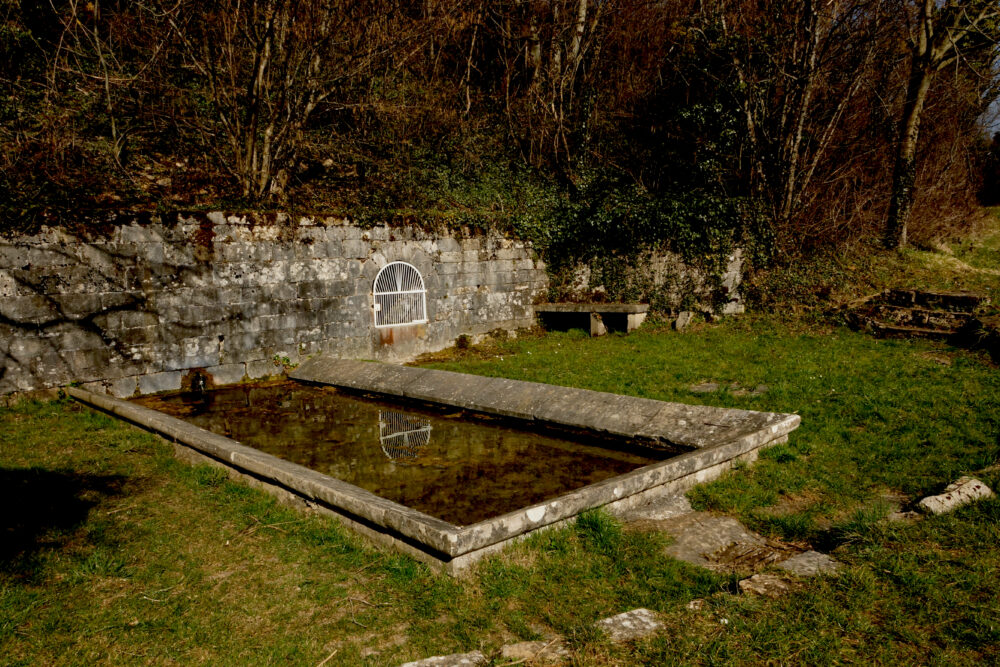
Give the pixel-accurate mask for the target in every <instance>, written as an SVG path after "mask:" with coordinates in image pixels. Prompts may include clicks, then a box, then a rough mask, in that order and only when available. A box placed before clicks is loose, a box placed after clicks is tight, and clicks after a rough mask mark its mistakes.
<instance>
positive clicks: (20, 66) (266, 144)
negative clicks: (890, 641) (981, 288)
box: [0, 0, 1000, 265]
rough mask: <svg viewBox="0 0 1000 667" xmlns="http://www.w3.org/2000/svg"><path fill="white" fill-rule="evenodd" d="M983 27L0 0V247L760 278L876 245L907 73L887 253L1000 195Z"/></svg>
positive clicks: (861, 2)
mask: <svg viewBox="0 0 1000 667" xmlns="http://www.w3.org/2000/svg"><path fill="white" fill-rule="evenodd" d="M949 12H950V13H949ZM996 14H997V3H996V2H983V1H982V0H978V1H975V0H972V1H967V2H951V1H950V2H945V3H935V2H931V1H930V0H928V1H927V2H923V1H921V2H913V1H910V0H801V1H799V2H793V3H790V2H785V1H783V0H702V1H695V0H658V1H653V0H491V1H487V0H422V1H412V2H404V1H401V0H302V1H301V2H292V1H291V0H139V1H128V0H118V1H114V0H105V1H102V2H98V1H92V2H81V1H80V0H20V1H16V0H0V144H2V146H3V150H2V151H0V228H2V229H4V230H7V231H19V230H29V229H31V228H34V227H37V226H38V225H40V224H80V221H81V220H84V219H91V218H93V217H94V216H98V217H99V216H101V215H105V214H106V215H109V216H110V215H117V214H121V213H123V212H130V211H136V210H147V211H148V210H159V211H166V210H171V209H199V208H220V207H227V208H232V209H240V210H263V211H266V210H286V211H293V212H316V213H318V212H323V213H338V214H342V215H349V216H352V217H354V218H356V219H358V220H360V221H365V220H371V221H373V222H374V221H384V220H386V219H392V218H399V217H403V218H407V219H417V220H429V219H444V220H446V221H449V222H451V223H455V224H470V225H477V226H499V227H501V228H504V229H505V230H507V231H509V232H511V233H517V234H519V235H521V236H524V237H527V238H529V239H531V240H532V241H534V242H535V244H536V245H537V247H539V248H540V249H541V250H542V251H543V252H545V253H547V254H548V255H549V256H550V257H556V256H558V257H564V256H573V255H579V254H586V253H587V252H593V251H594V250H595V249H602V250H604V249H607V248H611V249H622V250H628V249H630V248H635V247H640V246H645V245H650V244H658V243H665V244H667V245H669V246H671V247H672V248H673V249H675V250H678V251H680V252H682V253H684V254H685V255H688V256H709V255H713V254H715V255H718V254H720V253H723V252H725V251H727V250H728V249H730V248H732V247H733V246H734V245H736V244H739V245H741V246H742V247H744V248H745V249H746V253H747V256H748V257H749V258H750V259H751V261H752V262H753V263H755V264H756V265H767V264H769V263H773V262H781V261H787V260H789V259H790V258H795V257H798V256H801V255H802V254H804V253H810V252H814V251H816V250H817V249H829V248H831V247H837V246H839V245H842V244H855V245H857V244H864V243H870V244H872V246H873V247H874V245H875V244H876V243H877V242H878V241H879V240H880V239H881V238H882V237H883V235H884V234H885V226H886V218H887V215H888V209H889V206H890V201H891V200H892V193H893V175H894V169H897V170H898V164H897V162H898V161H897V158H898V155H899V146H900V141H901V136H902V135H903V134H904V128H903V125H904V120H905V115H906V113H907V104H908V101H909V102H910V105H911V106H912V102H913V90H914V80H915V78H914V77H915V73H916V74H919V73H921V72H930V73H931V74H932V75H933V76H932V77H930V80H929V87H928V89H927V94H926V101H925V102H924V103H923V106H922V109H921V110H920V111H921V115H920V126H919V141H918V142H917V144H916V155H915V162H914V164H915V173H914V174H913V176H914V185H913V188H912V193H913V208H912V216H911V217H910V233H909V239H910V241H911V242H915V243H918V244H919V243H929V242H932V241H933V240H934V239H936V238H939V237H942V236H943V235H947V234H950V233H953V232H955V231H956V230H957V229H958V228H959V227H960V226H961V225H962V224H963V221H965V220H967V219H968V214H969V212H970V211H971V210H973V208H974V207H975V206H976V205H977V203H978V202H985V203H996V201H997V199H998V196H1000V188H998V183H1000V178H998V176H997V174H998V173H1000V160H998V157H997V156H998V155H1000V152H998V151H997V149H996V146H995V143H996V142H994V141H992V140H991V139H990V138H988V136H987V134H986V132H985V131H984V129H983V121H982V118H983V116H984V113H985V112H986V111H987V110H988V108H989V107H990V105H991V103H992V102H993V100H994V99H995V98H996V96H997V87H996V83H997V77H996V42H997V40H996V39H995V38H994V33H995V31H996V24H997V17H996ZM973 15H975V17H978V18H977V19H976V20H977V21H978V22H977V23H973V22H972V18H973ZM980 19H981V20H980ZM963 22H964V23H963ZM961 25H966V26H967V27H968V26H972V27H973V28H974V29H966V30H965V32H958V33H956V32H955V31H954V28H955V26H961ZM942 26H943V28H942ZM949 26H950V27H949ZM932 28H934V29H937V32H936V33H934V34H932V32H931V29H932ZM935 35H937V37H935ZM941 35H945V36H946V37H948V36H950V38H951V39H952V41H951V43H950V48H951V50H950V51H948V53H947V54H946V55H949V58H948V59H946V60H945V61H943V62H935V63H929V61H928V63H924V64H921V62H922V61H921V60H920V57H921V56H920V52H919V48H920V43H921V37H933V38H935V39H939V40H940V39H942V37H940V36H941ZM955 35H958V36H957V37H956V36H955ZM925 41H926V40H925ZM945 46H949V44H945Z"/></svg>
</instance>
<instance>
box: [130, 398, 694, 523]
mask: <svg viewBox="0 0 1000 667" xmlns="http://www.w3.org/2000/svg"><path fill="white" fill-rule="evenodd" d="M136 402H137V403H140V404H142V405H144V406H146V407H149V408H153V409H155V410H159V411H161V412H165V413H167V414H170V415H172V416H174V417H179V418H181V419H183V420H185V421H188V422H191V423H192V424H195V425H197V426H200V427H202V428H204V429H207V430H209V431H213V432H214V433H218V434H221V435H225V436H227V437H230V438H232V439H234V440H237V441H239V442H241V443H243V444H244V445H247V446H250V447H254V448H256V449H259V450H262V451H265V452H267V453H269V454H273V455H274V456H277V457H279V458H282V459H285V460H287V461H293V462H295V463H298V464H300V465H303V466H306V467H307V468H311V469H313V470H316V471H318V472H321V473H324V474H326V475H329V476H331V477H336V478H337V479H341V480H343V481H345V482H349V483H350V484H354V485H355V486H359V487H361V488H363V489H366V490H368V491H371V492H372V493H374V494H376V495H379V496H381V497H383V498H387V499H389V500H393V501H395V502H397V503H400V504H401V505H406V506H407V507H412V508H414V509H417V510H420V511H421V512H424V513H426V514H430V515H431V516H435V517H438V518H440V519H444V520H445V521H448V522H450V523H453V524H456V525H459V526H466V525H469V524H471V523H475V522H477V521H482V520H483V519H488V518H491V517H495V516H499V515H501V514H504V513H505V512H509V511H512V510H515V509H518V508H521V507H525V506H527V505H531V504H534V503H537V502H541V501H543V500H548V499H551V498H555V497H556V496H559V495H561V494H563V493H566V492H568V491H572V490H574V489H578V488H580V487H582V486H586V485H588V484H593V483H594V482H599V481H601V480H605V479H608V478H610V477H614V476H616V475H620V474H622V473H626V472H629V471H630V470H635V469H636V468H640V467H642V466H645V465H648V464H650V463H653V462H655V461H657V460H662V459H664V458H668V457H669V456H673V455H675V454H676V452H663V453H659V452H655V451H647V450H643V451H642V452H641V453H636V452H634V451H627V452H626V451H617V450H615V449H608V448H604V447H598V446H594V445H587V444H581V443H579V442H574V441H571V440H564V439H560V438H557V437H552V436H549V435H546V434H539V433H533V432H531V431H527V430H521V429H517V428H513V427H512V426H511V424H510V423H508V422H505V421H500V420H497V422H496V423H489V422H488V421H484V420H482V419H479V418H477V419H470V418H468V415H467V414H466V413H465V412H463V411H461V410H457V409H456V410H453V411H451V412H435V411H433V410H430V409H423V408H417V407H412V406H409V405H405V406H401V405H397V404H393V403H387V402H383V401H380V400H375V399H370V398H367V397H358V396H354V395H351V394H347V393H344V392H341V391H338V390H336V389H334V388H332V387H314V386H309V385H303V384H299V383H296V382H282V383H274V384H269V385H263V386H249V385H248V386H240V387H232V388H225V389H216V390H211V391H207V392H204V393H202V394H176V395H173V396H151V397H144V398H141V399H136ZM651 457H656V458H651Z"/></svg>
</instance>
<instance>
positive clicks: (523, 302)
mask: <svg viewBox="0 0 1000 667" xmlns="http://www.w3.org/2000/svg"><path fill="white" fill-rule="evenodd" d="M393 261H405V262H409V263H410V264H412V265H413V266H415V267H416V268H417V269H418V270H419V271H420V273H421V274H422V276H423V279H424V284H425V287H426V289H427V319H428V322H427V323H426V324H422V325H409V326H406V327H397V328H393V329H376V328H375V327H374V317H373V310H372V308H373V296H372V287H373V281H374V279H375V276H376V275H377V273H378V271H379V270H380V269H381V268H382V267H383V266H385V265H386V264H388V263H389V262H393ZM547 288H548V279H547V276H546V272H545V267H544V265H543V264H542V262H541V261H539V260H538V259H537V258H536V257H535V255H534V253H533V252H532V251H531V249H530V248H529V247H527V246H526V245H525V244H524V243H522V242H519V241H512V240H509V239H506V238H501V237H498V236H493V235H483V234H475V233H470V232H455V231H444V230H438V231H428V230H425V229H422V228H420V227H416V226H407V227H396V226H376V227H373V228H371V229H362V228H361V227H358V226H355V225H352V224H350V223H349V222H347V221H344V220H340V219H333V218H328V219H312V218H303V219H301V220H298V221H289V220H287V219H282V218H281V217H280V216H279V217H278V219H277V220H271V221H261V220H259V219H256V218H253V217H247V216H232V215H230V216H226V215H224V214H222V213H210V214H197V215H179V216H171V217H170V218H169V219H167V220H161V219H158V218H155V217H154V218H152V219H147V220H142V221H140V220H138V219H136V220H131V221H126V222H124V223H119V224H115V225H114V226H112V227H111V228H110V229H106V230H104V231H103V232H102V233H101V234H95V233H91V234H88V235H87V236H83V235H74V234H70V233H68V232H66V231H64V230H61V229H48V228H46V229H43V230H42V231H41V232H40V233H38V234H35V235H32V236H15V237H10V236H7V237H4V236H0V395H3V394H6V393H10V392H15V391H32V390H39V389H45V388H50V387H56V386H61V385H64V384H67V383H70V382H82V383H84V385H85V386H86V387H87V388H90V389H92V390H94V389H96V390H99V391H107V392H108V393H111V394H113V395H115V396H131V395H134V394H136V393H141V394H146V393H153V392H158V391H165V390H172V389H179V388H181V386H182V384H183V383H184V382H185V378H190V377H191V374H192V372H195V371H202V370H203V371H204V372H205V373H207V374H208V376H210V381H212V382H215V383H217V384H227V383H232V382H238V381H240V380H242V379H244V378H258V377H264V376H268V375H274V374H276V373H279V372H280V371H281V370H282V365H283V364H294V363H297V362H298V361H299V360H301V359H304V358H308V357H309V356H311V355H314V354H318V353H329V354H333V355H337V356H341V357H348V358H362V359H383V360H393V361H401V360H405V359H409V358H412V357H414V356H416V355H417V354H420V353H422V352H427V351H433V350H439V349H442V348H444V347H447V346H449V345H451V344H453V343H454V341H455V339H456V338H457V337H458V336H460V335H462V334H467V335H477V334H482V333H486V332H488V331H491V330H494V329H498V328H503V329H508V330H510V329H515V328H518V327H524V326H530V325H531V324H533V321H534V313H533V309H532V304H533V303H534V302H535V301H537V300H538V299H540V298H541V297H542V296H543V295H544V294H545V292H546V290H547Z"/></svg>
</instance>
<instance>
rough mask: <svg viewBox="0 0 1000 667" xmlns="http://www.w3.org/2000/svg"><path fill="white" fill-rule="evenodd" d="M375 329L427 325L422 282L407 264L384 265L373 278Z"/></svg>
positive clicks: (425, 297)
mask: <svg viewBox="0 0 1000 667" xmlns="http://www.w3.org/2000/svg"><path fill="white" fill-rule="evenodd" d="M374 293H375V326H376V327H394V326H399V325H401V324H423V323H424V322H426V321H427V290H426V289H424V279H423V278H422V277H420V272H419V271H417V269H416V268H414V267H413V266H412V265H411V264H407V263H406V262H392V263H390V264H386V265H385V266H384V267H383V268H382V270H381V271H379V272H378V275H377V276H375V289H374Z"/></svg>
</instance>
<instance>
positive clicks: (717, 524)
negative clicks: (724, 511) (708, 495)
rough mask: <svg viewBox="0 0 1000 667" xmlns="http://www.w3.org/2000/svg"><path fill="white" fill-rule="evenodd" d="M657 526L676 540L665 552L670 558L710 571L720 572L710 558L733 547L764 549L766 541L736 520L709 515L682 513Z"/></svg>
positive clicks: (717, 565) (703, 513)
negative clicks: (748, 546) (716, 570)
mask: <svg viewBox="0 0 1000 667" xmlns="http://www.w3.org/2000/svg"><path fill="white" fill-rule="evenodd" d="M656 527H657V528H658V529H660V530H663V531H665V532H667V533H669V534H670V535H671V536H673V537H674V542H673V543H671V544H670V545H668V546H667V548H666V550H665V551H666V554H667V555H668V556H672V557H673V558H676V559H678V560H682V561H684V562H686V563H691V564H692V565H699V566H701V567H707V568H711V569H719V564H718V563H717V562H713V561H712V560H710V558H709V557H710V556H711V555H712V554H717V553H720V552H722V551H723V550H725V549H726V548H728V547H730V546H732V545H734V544H745V545H758V546H764V540H763V538H761V537H760V536H759V535H756V534H754V533H751V532H750V531H749V530H747V529H746V528H745V527H744V526H743V524H741V523H740V522H739V521H737V520H736V519H734V518H732V517H728V516H716V515H714V514H710V513H709V512H690V513H688V514H681V515H679V516H676V517H673V518H670V519H666V520H663V521H659V522H657V526H656Z"/></svg>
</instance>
